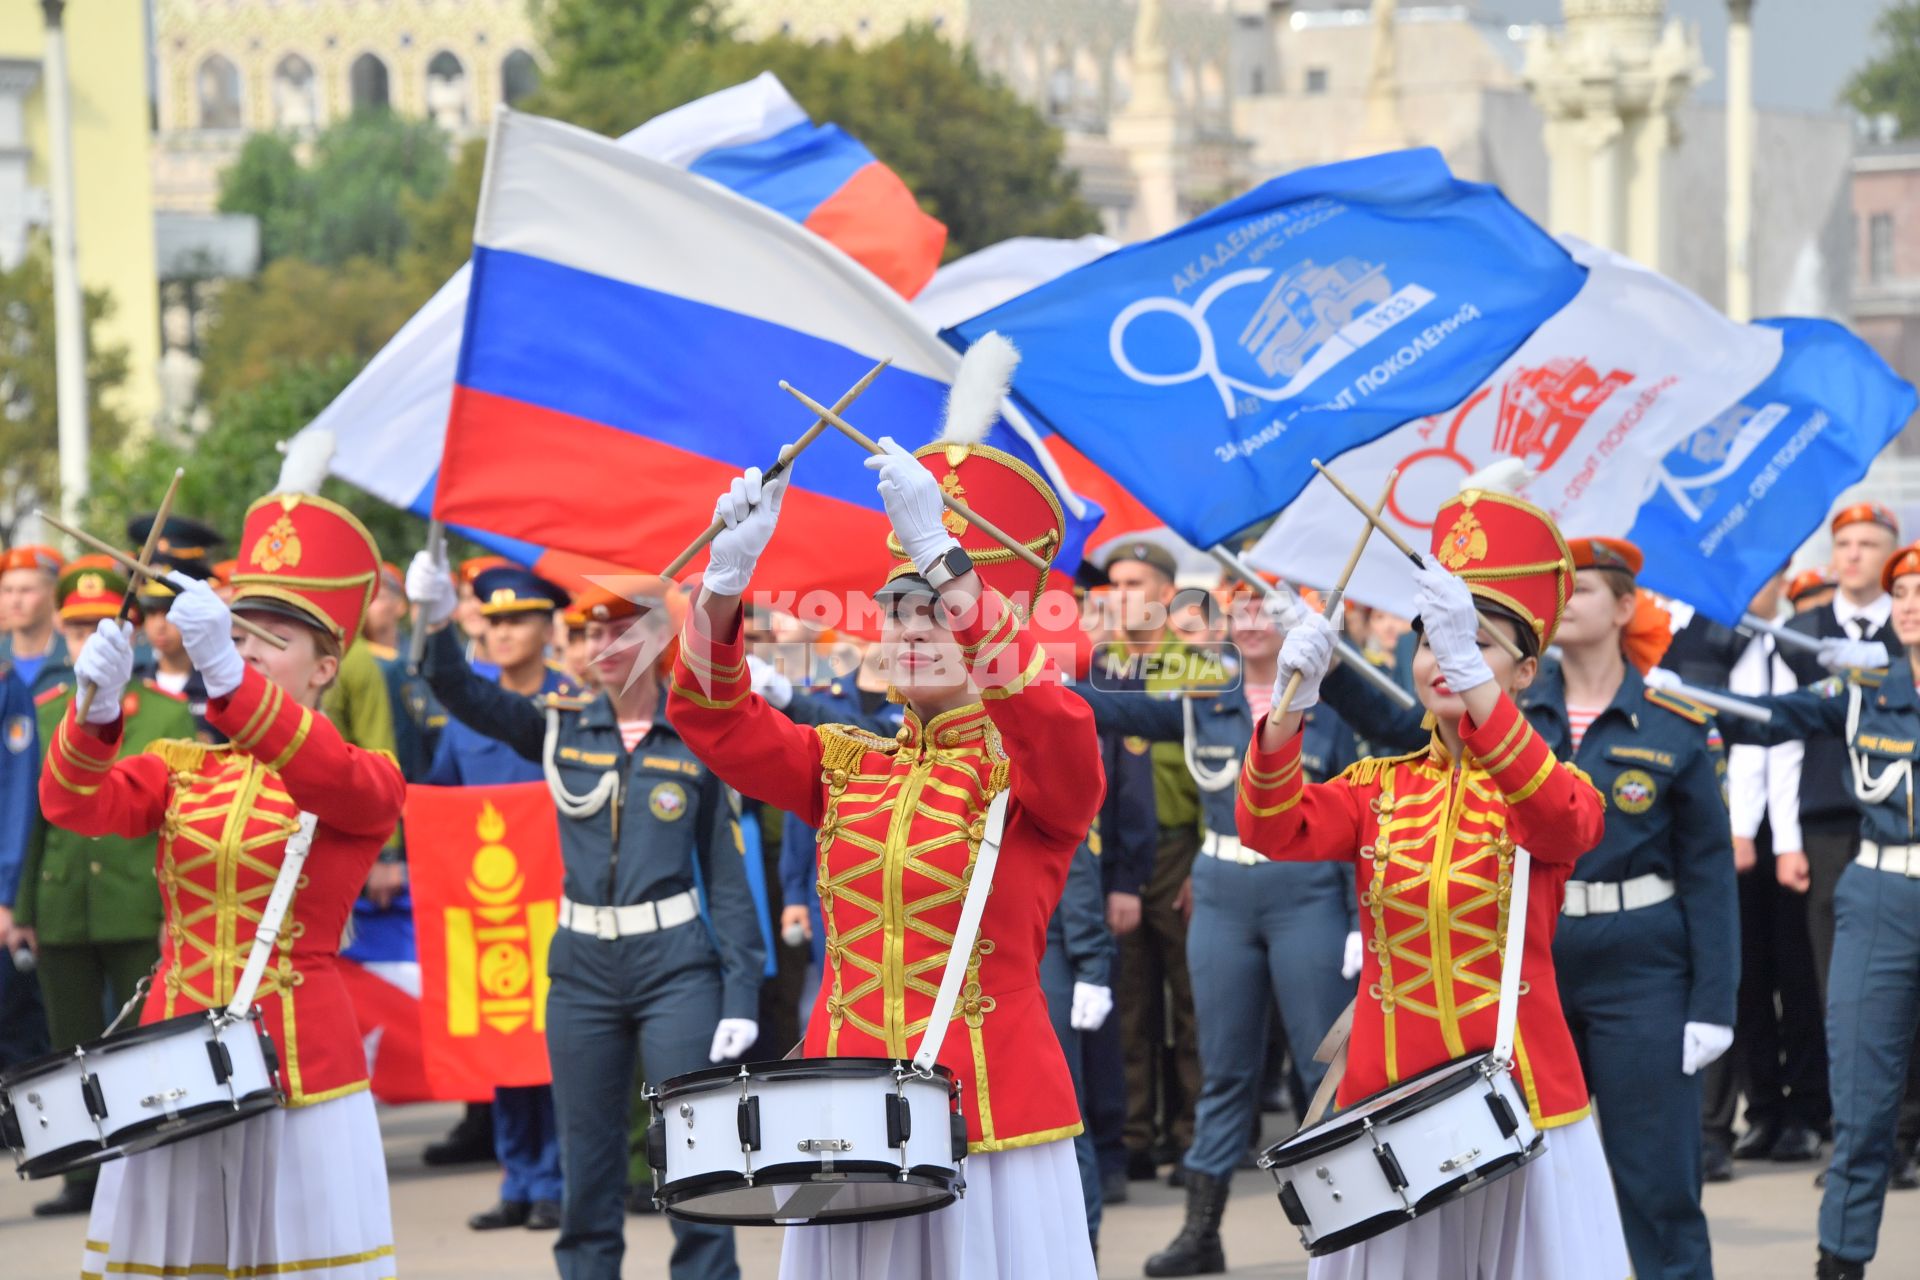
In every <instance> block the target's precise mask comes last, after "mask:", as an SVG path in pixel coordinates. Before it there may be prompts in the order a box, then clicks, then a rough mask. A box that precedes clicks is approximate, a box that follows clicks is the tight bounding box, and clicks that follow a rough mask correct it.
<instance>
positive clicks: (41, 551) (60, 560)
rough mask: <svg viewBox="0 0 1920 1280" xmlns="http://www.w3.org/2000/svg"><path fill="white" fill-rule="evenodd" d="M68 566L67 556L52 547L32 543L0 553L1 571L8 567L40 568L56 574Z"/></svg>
mask: <svg viewBox="0 0 1920 1280" xmlns="http://www.w3.org/2000/svg"><path fill="white" fill-rule="evenodd" d="M66 567H67V558H66V557H65V556H63V555H61V554H60V553H59V552H58V551H55V550H54V549H53V548H52V547H46V546H41V545H39V544H37V543H36V544H31V545H28V546H21V547H15V548H14V549H13V550H11V551H9V552H7V553H5V554H4V555H0V573H4V572H5V571H6V570H8V569H38V570H40V572H42V573H51V574H54V575H56V576H58V574H59V573H60V571H61V570H62V569H64V568H66Z"/></svg>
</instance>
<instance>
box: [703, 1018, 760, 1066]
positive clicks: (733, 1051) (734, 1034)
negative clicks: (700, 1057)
mask: <svg viewBox="0 0 1920 1280" xmlns="http://www.w3.org/2000/svg"><path fill="white" fill-rule="evenodd" d="M759 1038H760V1024H759V1023H757V1022H755V1021H754V1020H753V1019H752V1018H722V1019H720V1025H719V1026H717V1027H715V1028H714V1029H713V1048H711V1049H709V1050H707V1061H708V1062H731V1061H732V1060H733V1059H735V1058H737V1057H739V1056H740V1055H741V1054H743V1053H745V1052H746V1051H747V1050H749V1049H751V1048H753V1042H754V1041H755V1040H758V1039H759Z"/></svg>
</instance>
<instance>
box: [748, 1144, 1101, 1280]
mask: <svg viewBox="0 0 1920 1280" xmlns="http://www.w3.org/2000/svg"><path fill="white" fill-rule="evenodd" d="M1093 1277H1094V1269H1093V1244H1092V1242H1091V1241H1090V1240H1089V1239H1088V1238H1087V1205H1086V1201H1085V1199H1084V1198H1082V1196H1081V1192H1080V1166H1079V1164H1078V1163H1077V1162H1076V1161H1075V1159H1074V1154H1073V1140H1072V1139H1070V1138H1069V1139H1063V1140H1061V1141H1057V1142H1043V1143H1041V1144H1039V1145H1038V1146H1032V1147H1016V1148H1014V1149H1013V1150H1011V1151H995V1152H991V1153H988V1154H983V1155H977V1156H968V1157H967V1194H966V1195H965V1196H963V1197H961V1198H960V1199H959V1200H957V1201H955V1202H954V1203H952V1204H950V1205H948V1206H947V1207H946V1208H944V1209H938V1210H935V1211H934V1212H932V1213H923V1214H920V1215H918V1216H917V1217H912V1218H894V1219H892V1220H890V1221H887V1222H852V1223H836V1224H834V1225H832V1226H824V1227H788V1228H787V1237H786V1241H785V1244H784V1247H783V1248H782V1250H781V1253H780V1280H1093Z"/></svg>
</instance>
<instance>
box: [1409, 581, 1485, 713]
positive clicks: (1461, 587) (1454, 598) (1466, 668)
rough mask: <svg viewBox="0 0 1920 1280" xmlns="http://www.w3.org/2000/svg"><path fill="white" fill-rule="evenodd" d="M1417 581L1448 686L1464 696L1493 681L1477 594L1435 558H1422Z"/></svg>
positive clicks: (1417, 592)
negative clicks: (1483, 651) (1483, 646)
mask: <svg viewBox="0 0 1920 1280" xmlns="http://www.w3.org/2000/svg"><path fill="white" fill-rule="evenodd" d="M1413 581H1414V587H1415V591H1414V602H1415V603H1416V604H1417V605H1418V606H1419V613H1420V621H1421V622H1422V623H1423V624H1425V627H1426V632H1427V647H1428V648H1430V649H1432V650H1433V660H1434V661H1435V662H1436V663H1437V664H1439V667H1440V674H1441V675H1442V676H1443V677H1445V678H1446V681H1447V685H1448V686H1449V687H1450V688H1451V689H1452V690H1453V691H1454V693H1456V694H1461V693H1465V692H1466V691H1467V690H1469V689H1477V688H1479V687H1480V686H1481V685H1483V684H1485V683H1486V682H1487V681H1489V680H1491V679H1493V669H1492V668H1491V667H1489V666H1488V665H1487V660H1486V658H1485V657H1484V656H1483V655H1482V654H1481V652H1480V615H1479V614H1478V613H1476V612H1475V611H1474V604H1473V592H1472V591H1471V590H1469V589H1468V587H1467V584H1466V583H1465V582H1464V581H1462V580H1461V579H1459V578H1456V577H1454V576H1453V575H1452V574H1451V573H1448V572H1447V571H1446V569H1445V568H1444V567H1442V566H1441V565H1440V564H1439V563H1438V562H1437V561H1436V560H1434V558H1433V557H1432V556H1422V557H1421V558H1420V567H1419V568H1418V569H1415V570H1414V571H1413Z"/></svg>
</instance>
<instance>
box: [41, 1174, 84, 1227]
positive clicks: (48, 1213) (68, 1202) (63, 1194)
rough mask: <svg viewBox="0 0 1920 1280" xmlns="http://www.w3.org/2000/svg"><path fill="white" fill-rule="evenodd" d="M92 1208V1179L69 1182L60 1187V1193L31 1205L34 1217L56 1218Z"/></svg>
mask: <svg viewBox="0 0 1920 1280" xmlns="http://www.w3.org/2000/svg"><path fill="white" fill-rule="evenodd" d="M91 1208H93V1179H92V1178H88V1179H87V1180H86V1181H85V1182H69V1183H67V1184H66V1185H65V1186H63V1187H61V1188H60V1194H58V1195H56V1196H55V1197H54V1198H53V1199H51V1200H42V1201H41V1202H40V1203H39V1204H37V1205H35V1206H33V1216H34V1217H36V1218H58V1217H63V1216H65V1215H67V1214H70V1213H85V1212H87V1211H88V1210H89V1209H91Z"/></svg>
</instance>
